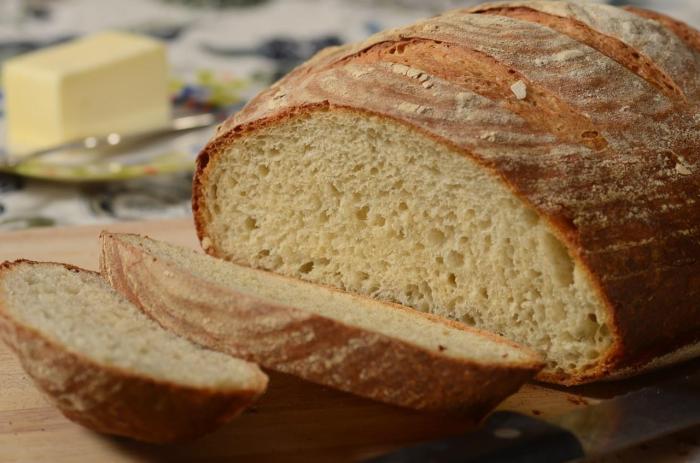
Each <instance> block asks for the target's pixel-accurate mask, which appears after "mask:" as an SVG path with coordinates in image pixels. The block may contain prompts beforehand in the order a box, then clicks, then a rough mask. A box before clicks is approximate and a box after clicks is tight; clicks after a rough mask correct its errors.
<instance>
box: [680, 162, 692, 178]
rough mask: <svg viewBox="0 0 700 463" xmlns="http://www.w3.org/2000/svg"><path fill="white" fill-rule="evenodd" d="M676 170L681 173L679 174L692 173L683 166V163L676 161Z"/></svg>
mask: <svg viewBox="0 0 700 463" xmlns="http://www.w3.org/2000/svg"><path fill="white" fill-rule="evenodd" d="M676 172H678V173H679V174H681V175H690V174H692V172H691V171H690V169H688V167H687V166H684V165H683V164H681V163H677V164H676Z"/></svg>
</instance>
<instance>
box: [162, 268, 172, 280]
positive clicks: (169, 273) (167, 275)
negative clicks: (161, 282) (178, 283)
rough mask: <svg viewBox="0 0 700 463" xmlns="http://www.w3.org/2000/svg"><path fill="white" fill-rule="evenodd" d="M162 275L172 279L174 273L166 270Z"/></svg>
mask: <svg viewBox="0 0 700 463" xmlns="http://www.w3.org/2000/svg"><path fill="white" fill-rule="evenodd" d="M163 275H165V276H166V277H168V278H170V277H172V276H173V275H174V273H173V272H171V271H170V270H166V271H164V272H163Z"/></svg>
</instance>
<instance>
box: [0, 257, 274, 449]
mask: <svg viewBox="0 0 700 463" xmlns="http://www.w3.org/2000/svg"><path fill="white" fill-rule="evenodd" d="M20 262H21V263H28V262H29V263H32V264H41V263H36V262H31V261H17V262H15V263H7V262H6V263H4V264H3V265H2V266H1V267H0V278H2V275H3V273H5V272H10V271H12V267H13V265H16V264H17V263H20ZM56 265H64V266H65V267H66V268H68V269H69V270H72V271H76V272H87V270H82V269H79V268H77V267H74V266H71V265H65V264H56ZM91 273H92V272H91ZM6 304H7V302H6V301H5V298H4V296H3V294H2V293H0V338H2V339H3V341H4V342H5V343H6V344H7V345H8V346H9V347H10V348H11V349H12V351H14V352H15V354H16V355H17V356H18V358H19V360H20V363H21V364H22V367H23V368H24V370H25V371H26V372H27V374H28V375H29V376H30V377H31V379H32V381H33V382H34V384H35V385H36V386H37V388H39V390H41V392H42V393H43V394H44V395H45V396H46V397H47V398H48V400H49V401H50V402H51V403H52V404H53V405H55V406H56V407H57V408H58V409H59V410H60V411H61V412H62V413H63V414H64V415H65V416H66V417H67V418H69V419H70V420H72V421H75V422H76V423H79V424H81V425H83V426H85V427H87V428H90V429H92V430H94V431H97V432H101V433H105V434H114V435H119V436H125V437H130V438H132V439H136V440H141V441H145V442H153V443H166V442H174V441H181V440H187V439H193V438H196V437H199V436H201V435H203V434H206V433H208V432H211V431H213V430H215V429H216V428H218V427H220V426H221V425H223V424H224V423H226V422H228V421H230V420H231V419H233V418H234V417H235V416H237V415H238V414H240V413H241V412H242V411H243V410H244V409H245V408H246V407H247V406H248V405H250V404H251V403H252V402H254V401H255V400H256V399H257V397H259V396H260V395H261V394H262V393H263V392H264V390H265V387H266V384H267V379H266V377H265V376H264V375H263V374H262V373H260V381H259V384H257V385H255V387H254V388H252V389H250V390H245V389H241V390H236V391H232V390H208V389H205V388H201V387H192V386H185V385H181V384H174V383H169V382H164V381H156V380H153V379H152V378H148V377H144V376H142V375H139V374H135V373H133V372H129V371H126V370H122V369H118V368H114V367H110V366H106V365H102V364H99V363H96V362H95V361H93V360H91V359H89V358H88V357H86V356H84V355H81V354H79V353H76V352H73V351H71V350H68V349H66V348H65V347H64V346H63V345H61V344H59V343H57V342H55V341H53V340H51V339H49V338H47V337H46V336H44V335H43V334H42V333H40V332H38V331H37V330H35V329H33V328H32V327H29V326H25V325H23V324H22V323H20V322H19V321H17V320H15V319H14V318H13V317H12V316H11V315H10V313H9V311H8V310H7V309H6V308H5V306H6Z"/></svg>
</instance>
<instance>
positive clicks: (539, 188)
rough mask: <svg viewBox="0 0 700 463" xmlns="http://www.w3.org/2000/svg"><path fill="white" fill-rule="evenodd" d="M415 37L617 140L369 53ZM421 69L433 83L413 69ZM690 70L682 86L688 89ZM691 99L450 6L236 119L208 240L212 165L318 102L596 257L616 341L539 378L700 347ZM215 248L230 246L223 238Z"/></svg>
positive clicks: (307, 75) (323, 60) (200, 176)
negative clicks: (554, 124) (530, 115)
mask: <svg viewBox="0 0 700 463" xmlns="http://www.w3.org/2000/svg"><path fill="white" fill-rule="evenodd" d="M537 3H538V4H539V3H543V2H537ZM629 16H632V15H629ZM599 19H600V21H604V20H605V18H604V17H603V18H602V19H601V18H599ZM597 24H598V23H597ZM601 24H602V26H605V24H604V23H600V24H598V25H599V26H600V25H601ZM602 26H601V27H602ZM610 27H612V26H610ZM611 30H612V31H613V32H616V31H617V29H611ZM621 37H622V36H621ZM408 39H420V40H432V41H438V42H441V43H449V44H453V45H455V46H458V47H462V48H465V49H469V50H475V51H477V52H479V53H483V54H486V55H488V56H490V57H491V58H493V59H494V60H495V61H497V62H498V63H500V64H501V65H503V66H506V67H508V68H512V69H514V70H515V71H516V72H517V73H518V75H519V76H522V77H523V78H524V79H526V80H527V82H531V83H532V84H533V85H536V86H537V88H539V89H542V91H543V92H547V93H548V94H550V95H553V96H554V97H555V98H556V99H557V100H560V101H562V102H563V103H564V104H566V105H567V106H568V107H571V108H573V110H574V111H576V112H578V114H581V115H585V117H587V118H588V120H590V123H591V124H592V125H593V126H595V127H596V129H597V130H599V131H600V133H599V134H594V135H596V136H597V135H600V136H602V137H603V138H604V139H605V140H606V141H607V142H608V146H607V147H605V148H604V149H600V150H592V149H590V148H589V147H587V146H585V145H584V144H583V143H581V144H576V143H572V142H571V141H570V140H575V137H573V136H571V137H568V138H566V137H557V138H555V137H553V136H552V135H551V134H550V133H548V131H547V128H546V127H545V126H544V125H536V124H533V123H532V121H530V120H528V119H527V118H523V117H520V116H517V114H515V113H514V112H512V110H510V109H509V107H508V105H504V104H503V98H504V95H503V94H500V95H487V94H485V93H484V92H482V93H481V94H477V93H475V92H470V91H469V90H468V89H466V88H465V87H464V85H462V84H461V83H459V82H456V81H455V78H454V76H452V75H448V74H443V75H441V76H437V75H431V74H430V73H429V72H427V71H425V69H424V64H426V62H427V61H428V60H427V59H423V58H421V57H420V56H419V55H414V56H413V57H412V58H411V59H412V60H413V61H412V63H411V66H406V65H402V66H403V67H398V68H397V67H396V63H395V62H392V61H391V60H376V61H374V62H363V60H362V59H360V58H357V57H361V56H362V54H361V53H360V52H362V51H363V50H367V49H368V48H371V47H372V46H376V45H377V44H379V43H387V42H392V41H394V42H396V43H400V41H405V40H408ZM626 39H628V40H631V39H630V37H626ZM632 39H634V37H632ZM620 40H622V39H620ZM628 45H629V43H628ZM674 47H675V48H674V49H670V50H664V53H666V54H669V55H673V54H674V53H677V54H678V55H683V56H687V55H689V54H692V51H690V50H688V49H687V47H685V45H684V44H683V42H681V41H676V42H674ZM652 52H653V50H651V51H649V52H648V53H647V56H649V57H651V56H652V54H653V53H652ZM349 57H350V58H349ZM674 63H675V62H674V61H673V60H668V61H666V62H665V63H664V64H665V66H675V64H674ZM657 64H658V62H657ZM425 67H430V63H428V64H427V65H426V66H425ZM433 67H435V66H433ZM421 72H424V73H426V74H428V76H427V80H428V81H429V82H430V83H431V85H430V86H429V87H428V86H426V85H424V82H425V81H426V80H421V79H423V78H422V77H421V78H417V77H416V76H418V75H419V74H420V73H421ZM689 74H691V73H689ZM694 78H695V79H696V80H697V76H695V77H694ZM692 79H693V78H691V77H688V79H686V80H685V81H684V84H683V86H682V87H683V88H684V90H686V91H687V93H688V97H689V98H691V96H693V95H695V93H693V91H689V90H688V89H692V88H693V85H695V83H694V81H693V80H692ZM593 93H594V95H593ZM460 95H464V96H460ZM399 102H402V103H408V105H406V104H404V105H399V104H398V103H399ZM690 103H691V107H682V106H679V105H678V104H677V103H676V102H674V101H672V100H670V99H669V98H667V97H666V96H665V95H664V94H663V93H661V92H659V91H658V89H657V88H656V87H654V86H652V85H650V84H648V83H647V82H645V81H644V80H642V79H640V78H639V77H638V76H637V75H636V74H634V73H633V72H630V71H629V70H628V69H627V68H625V67H623V66H621V65H620V64H619V63H617V62H616V61H614V60H612V59H610V58H609V57H608V56H606V55H603V54H601V53H599V52H598V51H596V50H594V49H592V48H590V47H588V46H587V45H584V44H581V43H579V42H577V41H575V40H573V39H572V38H571V37H568V36H566V35H563V34H561V33H559V32H557V31H556V30H553V29H550V28H548V27H545V26H542V25H540V24H536V23H532V22H529V21H522V20H518V19H513V18H507V17H498V16H485V15H472V14H465V13H463V12H453V13H448V14H446V15H443V16H439V17H436V18H432V19H430V20H427V21H424V22H420V23H418V24H416V25H414V26H409V27H407V28H405V29H402V30H398V31H389V32H387V33H383V34H380V35H379V36H377V37H375V38H371V39H369V40H368V41H367V42H364V43H362V44H359V45H357V46H348V47H342V48H338V49H335V50H333V51H331V52H328V53H325V54H324V55H323V56H321V57H319V58H314V59H312V60H311V61H310V62H309V63H307V64H306V65H303V66H301V67H300V68H298V69H297V70H295V71H294V72H292V73H291V74H290V75H288V76H287V77H285V78H284V79H282V80H281V81H280V82H278V83H277V84H275V85H273V86H272V87H271V88H270V89H269V90H267V91H265V92H263V93H262V94H261V95H260V96H258V97H257V98H255V99H254V100H253V101H252V102H251V103H250V104H249V105H248V106H247V107H246V108H245V109H244V110H243V111H241V112H240V113H238V114H237V115H235V116H233V117H232V118H231V119H229V121H228V122H227V123H226V124H224V126H223V127H222V129H221V131H220V132H219V133H218V135H217V137H215V138H214V139H213V140H212V141H211V142H210V144H209V145H208V146H207V147H205V149H204V150H203V151H202V154H201V155H200V158H199V160H198V165H197V172H196V175H195V180H194V192H193V209H194V215H195V223H196V227H197V232H198V236H199V237H200V240H204V239H205V238H207V237H208V234H207V231H206V228H207V224H208V222H209V220H210V218H209V217H208V214H209V212H208V211H207V209H206V203H205V201H204V196H203V194H202V189H203V188H204V187H205V185H206V182H207V180H206V179H207V175H208V172H209V171H211V169H214V168H215V165H214V164H215V162H213V161H214V160H215V159H216V158H217V156H220V155H222V153H224V152H225V151H227V150H228V149H230V147H231V146H232V145H233V144H235V143H237V142H238V140H241V139H243V138H244V137H245V136H247V135H249V134H251V133H253V132H256V131H260V130H267V128H270V127H274V125H275V124H278V123H280V122H281V121H284V120H287V119H289V118H292V117H304V115H305V114H308V113H310V112H311V111H325V110H330V111H341V110H344V111H347V110H350V111H355V112H356V113H358V114H363V115H370V114H371V115H374V116H377V117H381V118H382V119H385V120H392V121H395V122H399V123H403V124H407V125H409V126H411V127H413V129H414V130H416V131H417V132H419V133H423V134H424V135H427V136H429V137H431V138H432V139H433V140H436V141H438V142H440V143H442V144H444V145H446V146H448V147H450V148H452V149H453V150H455V152H458V153H460V154H462V155H464V156H467V157H469V158H471V159H472V160H474V161H475V162H477V163H479V164H480V165H482V166H485V167H487V168H488V169H489V170H491V171H492V172H494V173H495V175H496V176H497V177H499V178H501V179H502V180H503V181H504V183H506V184H507V185H508V186H509V187H510V188H511V189H512V190H513V191H514V193H515V194H516V195H518V196H519V197H520V198H521V199H523V200H524V201H525V202H526V203H527V204H529V205H531V206H532V207H533V208H534V209H535V210H537V212H538V213H539V214H540V216H541V217H542V218H544V219H545V220H547V221H548V222H549V223H550V224H551V225H552V229H553V232H554V233H555V234H556V235H557V236H558V237H559V238H560V239H562V241H563V242H564V243H565V244H566V245H567V247H568V248H569V251H570V253H571V255H572V256H573V257H574V258H575V259H576V260H577V261H579V262H580V263H582V264H583V267H584V268H585V269H586V271H587V272H588V275H589V279H590V281H591V283H592V284H593V286H594V287H595V288H597V290H598V292H599V295H600V300H601V302H602V303H603V304H604V305H605V306H607V307H608V309H609V319H610V320H609V321H610V323H611V325H610V329H611V331H612V334H613V337H614V340H615V342H614V345H613V347H612V348H611V350H610V351H609V352H608V353H607V356H606V358H605V359H604V360H603V361H601V363H600V364H599V365H596V366H595V367H592V368H590V369H589V370H586V371H583V372H567V373H565V374H558V375H555V374H552V373H543V374H542V375H541V376H540V377H541V378H543V379H546V380H550V381H555V382H561V383H565V384H577V383H581V382H586V381H591V380H595V379H597V378H601V377H604V376H607V375H610V374H612V373H613V372H614V371H616V370H619V369H629V368H639V367H642V366H643V365H645V364H647V363H649V362H650V361H651V360H652V359H653V358H655V357H658V356H661V355H664V354H666V353H668V352H671V351H674V350H676V349H678V348H681V347H683V346H685V345H688V344H693V343H696V342H698V341H700V303H699V301H700V280H699V278H700V277H698V275H700V226H699V225H698V224H700V202H698V201H697V192H698V191H700V128H699V127H698V124H699V122H700V117H699V116H698V114H697V112H696V110H695V109H693V108H692V107H697V106H698V104H699V102H698V101H697V99H696V100H691V101H690ZM406 108H411V109H413V110H412V111H406V110H405V109H406ZM464 114H469V115H470V117H469V118H468V119H466V118H465V116H464ZM481 115H484V117H483V118H482V117H481ZM486 116H488V117H486ZM489 134H493V136H487V135H489ZM581 135H583V133H582V134H581ZM205 244H207V245H208V246H204V247H205V248H206V250H207V252H209V253H210V254H213V255H216V254H217V252H218V250H217V243H205ZM640 320H643V322H640Z"/></svg>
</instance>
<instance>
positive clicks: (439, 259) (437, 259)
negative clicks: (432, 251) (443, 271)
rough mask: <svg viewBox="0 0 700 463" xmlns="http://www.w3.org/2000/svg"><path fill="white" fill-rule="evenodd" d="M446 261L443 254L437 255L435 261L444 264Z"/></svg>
mask: <svg viewBox="0 0 700 463" xmlns="http://www.w3.org/2000/svg"><path fill="white" fill-rule="evenodd" d="M444 262H445V261H444V260H443V259H442V256H437V257H436V258H435V263H436V264H438V265H442V264H443V263H444Z"/></svg>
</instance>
